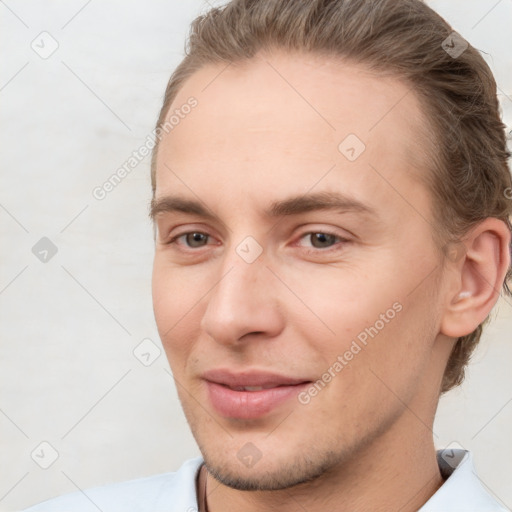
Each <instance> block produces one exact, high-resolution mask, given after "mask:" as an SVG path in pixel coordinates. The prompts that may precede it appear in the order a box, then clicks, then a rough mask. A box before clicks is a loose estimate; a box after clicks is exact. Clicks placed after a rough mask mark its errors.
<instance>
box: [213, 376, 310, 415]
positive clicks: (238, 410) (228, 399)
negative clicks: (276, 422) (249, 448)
mask: <svg viewBox="0 0 512 512" xmlns="http://www.w3.org/2000/svg"><path fill="white" fill-rule="evenodd" d="M206 384H207V386H208V394H209V395H210V400H211V403H212V405H213V407H214V408H215V410H216V411H217V412H218V413H219V414H221V415H222V416H225V417H227V418H239V419H245V420H249V419H254V418H258V417H260V416H263V415H264V414H267V413H268V412H270V411H271V410H272V409H274V408H275V407H277V406H279V405H281V404H282V403H284V402H286V401H287V400H289V399H290V398H293V397H296V396H297V395H298V394H299V393H300V391H301V390H303V389H304V388H306V387H307V386H308V385H309V383H307V382H306V383H304V384H297V385H295V386H278V387H276V388H269V389H262V390H260V391H235V390H233V389H230V388H228V387H226V386H223V385H222V384H217V383H216V382H210V381H206Z"/></svg>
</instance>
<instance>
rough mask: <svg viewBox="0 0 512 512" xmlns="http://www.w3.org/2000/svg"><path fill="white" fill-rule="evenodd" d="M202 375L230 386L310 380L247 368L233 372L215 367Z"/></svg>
mask: <svg viewBox="0 0 512 512" xmlns="http://www.w3.org/2000/svg"><path fill="white" fill-rule="evenodd" d="M201 377H202V378H203V379H205V380H207V381H210V382H215V383H217V384H223V385H225V386H229V387H239V386H265V387H277V386H293V385H296V384H303V383H305V382H310V381H309V380H307V379H303V378H295V377H288V376H286V375H280V374H278V373H272V372H266V371H257V370H246V371H244V372H233V371H230V370H227V369H220V368H219V369H214V370H208V371H206V372H204V373H203V374H202V375H201Z"/></svg>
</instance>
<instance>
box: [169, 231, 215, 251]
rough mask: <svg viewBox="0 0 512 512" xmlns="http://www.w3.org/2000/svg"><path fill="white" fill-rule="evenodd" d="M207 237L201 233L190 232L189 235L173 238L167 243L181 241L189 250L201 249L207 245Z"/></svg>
mask: <svg viewBox="0 0 512 512" xmlns="http://www.w3.org/2000/svg"><path fill="white" fill-rule="evenodd" d="M209 238H210V237H209V235H207V234H205V233H201V232H200V231H191V232H190V233H183V234H182V235H178V236H176V237H174V238H173V239H172V240H170V241H169V243H176V241H178V240H183V242H182V243H183V244H184V245H185V246H187V247H190V248H196V247H202V246H204V245H207V244H208V239H209Z"/></svg>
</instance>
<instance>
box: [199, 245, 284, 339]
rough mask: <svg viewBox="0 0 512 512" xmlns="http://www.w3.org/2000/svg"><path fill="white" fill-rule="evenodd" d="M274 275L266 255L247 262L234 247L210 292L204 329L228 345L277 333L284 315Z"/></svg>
mask: <svg viewBox="0 0 512 512" xmlns="http://www.w3.org/2000/svg"><path fill="white" fill-rule="evenodd" d="M262 256H263V255H262ZM272 277H273V276H272V273H271V271H270V270H269V269H268V267H267V265H266V263H265V259H264V258H263V257H260V258H258V259H257V260H256V261H253V262H252V263H247V262H246V261H244V260H243V259H242V258H240V257H239V256H238V254H236V253H235V252H234V251H233V254H232V255H231V256H230V257H229V258H226V260H225V261H224V264H223V265H222V274H220V273H219V280H218V281H217V283H216V284H215V286H214V287H213V289H212V290H211V292H210V296H209V300H208V305H207V306H206V309H205V312H204V315H203V317H202V319H201V328H202V330H203V331H205V332H206V333H207V334H208V335H209V336H211V337H212V338H213V339H214V340H216V341H217V342H218V343H222V344H225V345H238V344H240V342H242V341H247V340H249V339H250V338H252V336H251V335H257V336H258V338H259V339H261V338H271V337H275V336H277V335H278V334H279V333H280V332H281V331H282V329H283V327H284V319H283V317H282V310H281V308H280V307H279V299H278V294H277V293H276V292H277V291H278V290H277V289H275V287H276V280H275V279H272Z"/></svg>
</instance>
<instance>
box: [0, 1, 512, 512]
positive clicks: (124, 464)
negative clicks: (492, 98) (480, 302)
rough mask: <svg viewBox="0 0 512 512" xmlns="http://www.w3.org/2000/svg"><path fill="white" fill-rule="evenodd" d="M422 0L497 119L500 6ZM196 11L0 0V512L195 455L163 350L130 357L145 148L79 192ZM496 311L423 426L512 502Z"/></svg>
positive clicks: (148, 118)
mask: <svg viewBox="0 0 512 512" xmlns="http://www.w3.org/2000/svg"><path fill="white" fill-rule="evenodd" d="M220 3H221V2H215V3H214V2H210V5H220ZM429 3H430V5H432V6H433V7H434V8H435V9H436V10H437V11H438V12H439V13H440V14H441V15H443V16H444V17H445V18H446V19H447V20H448V21H449V22H450V23H451V24H452V25H453V27H454V29H455V30H457V31H459V32H460V33H461V34H462V35H463V36H464V37H465V38H467V39H468V40H469V41H470V42H471V43H472V44H473V45H474V46H475V47H477V48H478V49H480V50H481V51H482V52H484V57H485V59H486V60H487V62H489V64H490V66H491V68H492V69H493V71H494V73H495V76H496V79H497V82H498V85H499V88H500V91H499V92H500V100H501V102H502V105H503V110H504V113H505V119H506V121H507V123H508V124H509V126H511V125H512V98H511V94H512V77H511V69H512V58H511V54H510V48H512V33H511V31H510V26H512V0H501V1H494V0H493V1H490V2H489V1H487V0H471V1H468V0H459V1H453V0H450V1H441V0H438V1H431V2H429ZM208 8H209V6H208V4H207V3H206V2H204V1H200V0H194V1H192V0H187V1H176V0H173V1H170V0H166V1H164V0H154V1H152V2H142V1H140V2H135V1H126V0H123V1H122V0H103V1H101V2H99V1H97V0H96V1H95V0H92V1H91V0H89V1H86V0H80V1H76V0H73V1H69V0H67V1H63V0H60V1H54V2H37V1H35V0H27V1H25V2H14V1H13V0H4V1H0V14H1V27H0V42H1V45H2V48H3V51H2V56H1V67H0V136H1V141H2V146H1V147H2V151H1V154H0V169H1V187H0V229H1V239H2V250H1V252H0V254H1V256H0V257H1V267H0V336H1V345H0V351H1V352H0V357H1V365H2V366H1V371H0V386H1V394H0V439H1V441H0V442H1V459H2V466H1V469H0V510H1V511H8V510H19V509H20V508H24V507H26V506H28V505H30V504H33V503H35V502H39V501H42V500H43V499H47V498H50V497H53V496H56V495H59V494H62V493H65V492H69V491H75V490H77V489H86V488H88V487H91V486H95V485H101V484H105V483H109V482H115V481H121V480H126V479H131V478H136V477H141V476H146V475H151V474H155V473H159V472H164V471H172V470H175V469H177V468H178V467H179V466H180V465H181V463H182V462H183V461H184V460H186V459H187V458H190V457H193V456H196V455H199V451H198V449H197V447H196V445H195V442H194V440H193V438H192V436H191V434H190V432H189V429H188V426H187V424H186V421H185V419H184V416H183V413H182V411H181V407H180V404H179V401H178V399H177V395H176V391H175V389H174V384H173V382H172V378H171V376H170V373H169V366H168V363H167V361H166V359H165V355H164V354H163V352H162V353H161V355H160V356H159V357H156V356H157V355H158V348H152V349H151V350H152V351H153V352H152V357H156V359H155V361H154V362H153V363H152V364H151V365H150V366H145V365H144V364H142V363H141V362H140V361H139V359H137V358H136V357H135V355H134V353H133V351H134V349H135V348H136V347H137V346H138V345H139V343H141V341H142V340H144V339H148V338H149V339H150V340H152V341H153V342H154V343H155V345H156V347H160V349H161V345H160V342H159V340H158V334H157V330H156V326H155V323H154V318H153V311H152V304H151V266H152V256H153V239H152V229H151V224H150V222H149V220H148V218H147V211H148V209H147V206H148V202H149V200H150V197H151V193H150V178H149V162H150V158H149V157H146V158H145V160H143V161H142V162H141V163H140V164H139V165H138V166H137V167H136V168H135V169H133V171H132V172H131V173H130V174H129V175H128V176H127V177H126V178H125V179H124V180H123V181H122V182H121V183H120V184H119V185H118V186H117V187H116V188H115V189H114V190H113V191H112V192H110V193H109V194H108V195H107V197H106V198H105V199H103V200H101V201H100V200H97V199H95V198H94V197H93V195H92V190H93V189H94V188H95V187H97V186H101V185H102V184H103V183H104V182H105V181H106V180H108V179H109V177H110V176H111V175H112V174H113V173H114V172H115V171H116V169H118V168H119V167H120V166H121V165H122V164H123V163H124V162H125V161H126V160H127V159H128V158H129V157H130V156H131V154H132V152H133V151H134V150H136V149H138V148H139V147H140V146H141V145H142V144H143V143H144V141H145V139H146V137H147V135H148V134H149V133H150V132H151V131H152V129H153V127H154V123H155V121H156V117H157V114H158V111H159V108H160V105H161V101H162V97H163V93H164V89H165V85H166V83H167V80H168V78H169V76H170V74H171V72H172V71H173V69H174V68H175V66H176V65H177V64H178V63H179V62H180V60H181V57H182V51H183V47H184V43H185V37H186V34H187V31H188V26H189V24H190V22H191V21H192V19H193V18H195V17H196V16H197V15H198V14H200V13H201V12H204V11H205V10H207V9H208ZM42 32H47V33H48V34H50V36H48V35H47V34H43V35H41V33H42ZM41 41H43V42H41ZM54 41H56V43H55V42H54ZM52 44H53V45H56V44H58V48H57V49H56V51H55V52H54V53H53V54H52V55H51V56H48V57H47V58H42V57H41V56H40V53H41V52H43V53H44V52H45V51H46V52H48V51H49V50H50V49H51V48H52ZM33 47H34V48H35V49H34V48H33ZM37 51H39V52H40V53H37ZM44 56H46V55H44ZM507 95H508V96H507ZM43 237H47V238H49V239H50V240H51V241H52V243H53V244H54V245H55V246H56V248H57V253H56V254H55V255H54V256H53V257H51V259H49V261H47V262H46V263H44V262H41V261H40V260H39V259H38V258H37V257H36V255H34V253H33V252H32V248H33V247H34V245H35V244H36V243H37V242H38V241H39V240H40V239H41V238H43ZM493 316H494V317H495V320H494V322H493V323H492V324H491V325H490V326H489V327H488V328H487V329H486V333H485V335H484V338H483V340H482V342H481V346H480V347H479V349H478V351H477V353H476V354H475V356H474V358H473V363H472V365H471V367H470V369H469V371H468V373H467V380H466V382H465V383H464V385H463V386H462V388H460V389H458V390H456V391H453V392H451V393H449V394H448V395H447V396H446V397H444V398H442V399H441V403H440V406H439V411H438V417H437V420H436V424H435V429H434V432H435V442H436V446H437V447H439V448H441V447H444V446H447V445H450V443H454V442H455V443H458V444H460V445H462V446H463V447H465V448H467V449H471V450H472V451H473V452H474V456H475V461H476V467H477V470H478V472H479V476H480V477H481V479H482V481H483V482H484V483H485V485H486V486H487V487H488V489H489V491H490V492H491V493H492V494H494V495H495V496H496V497H497V499H499V500H501V501H502V502H503V503H504V504H506V505H507V506H508V507H512V485H511V482H510V481H511V477H510V475H511V474H512V446H511V442H510V437H511V432H512V428H511V427H512V374H511V371H510V362H511V361H512V343H511V335H510V333H511V329H512V301H511V300H510V299H508V300H507V301H504V300H500V302H499V305H498V308H497V309H496V313H495V314H494V315H493ZM146 343H149V342H147V341H146ZM148 346H150V347H151V346H152V345H148ZM42 442H45V443H49V445H51V448H50V447H49V446H48V445H47V444H43V445H41V443H42ZM452 446H454V445H452ZM57 454H58V456H57ZM55 457H57V458H56V460H55V461H54V462H53V464H51V465H50V466H49V467H48V468H47V469H43V468H42V467H41V466H44V465H46V464H49V463H50V462H51V461H52V458H55Z"/></svg>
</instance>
